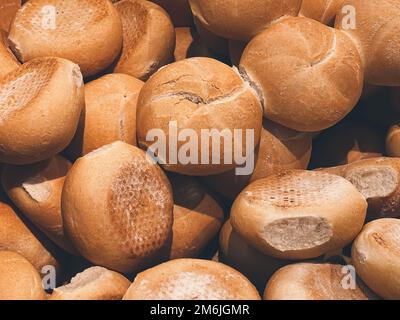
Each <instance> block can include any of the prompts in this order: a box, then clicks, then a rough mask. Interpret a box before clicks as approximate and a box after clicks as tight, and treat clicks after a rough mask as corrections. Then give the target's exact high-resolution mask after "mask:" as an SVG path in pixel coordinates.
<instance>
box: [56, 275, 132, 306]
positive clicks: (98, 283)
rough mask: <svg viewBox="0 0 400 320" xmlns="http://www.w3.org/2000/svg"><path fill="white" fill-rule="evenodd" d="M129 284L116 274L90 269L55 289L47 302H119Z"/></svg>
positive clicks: (125, 279)
mask: <svg viewBox="0 0 400 320" xmlns="http://www.w3.org/2000/svg"><path fill="white" fill-rule="evenodd" d="M130 284H131V282H130V281H129V280H128V279H127V278H125V277H124V276H122V275H120V274H119V273H117V272H114V271H110V270H107V269H106V268H103V267H91V268H89V269H86V270H84V271H83V272H81V273H78V274H77V275H76V276H75V277H73V278H72V279H71V282H70V283H68V284H66V285H64V286H61V287H58V288H55V289H54V291H53V293H52V294H51V296H50V298H49V300H121V299H122V297H123V296H124V294H125V292H126V290H128V288H129V286H130Z"/></svg>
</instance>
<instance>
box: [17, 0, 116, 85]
mask: <svg viewBox="0 0 400 320" xmlns="http://www.w3.org/2000/svg"><path fill="white" fill-rule="evenodd" d="M9 40H10V42H11V43H12V44H13V45H12V49H13V51H14V53H15V54H16V56H17V57H18V58H19V59H20V60H21V61H23V62H26V61H29V60H31V59H33V58H38V57H47V56H55V57H60V58H65V59H68V60H71V61H73V62H75V63H76V64H78V65H79V66H80V68H81V70H82V73H83V75H84V76H85V77H88V76H91V75H95V74H97V73H99V72H100V71H102V70H104V69H106V68H107V67H108V66H109V65H110V64H111V63H112V62H113V61H114V59H115V58H116V56H117V55H118V53H119V52H120V50H121V46H122V26H121V20H120V18H119V16H118V13H117V11H116V10H115V8H114V6H113V5H112V3H111V2H110V1H108V0H83V1H82V0H70V1H64V0H31V1H29V2H27V3H26V4H25V5H24V6H23V8H22V9H21V10H19V11H18V13H17V15H16V17H15V20H14V22H13V24H12V25H11V29H10V34H9Z"/></svg>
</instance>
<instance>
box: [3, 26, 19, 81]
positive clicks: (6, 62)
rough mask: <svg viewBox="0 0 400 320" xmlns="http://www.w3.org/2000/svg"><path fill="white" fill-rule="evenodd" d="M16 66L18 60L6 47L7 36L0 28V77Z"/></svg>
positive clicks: (17, 65)
mask: <svg viewBox="0 0 400 320" xmlns="http://www.w3.org/2000/svg"><path fill="white" fill-rule="evenodd" d="M18 67H19V62H18V60H17V59H16V58H15V57H14V55H13V53H12V52H11V50H10V49H9V47H8V43H7V37H6V35H5V33H4V32H3V31H2V30H0V78H1V77H4V76H5V75H6V74H7V73H9V72H11V71H13V70H14V69H17V68H18Z"/></svg>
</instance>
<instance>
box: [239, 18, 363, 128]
mask: <svg viewBox="0 0 400 320" xmlns="http://www.w3.org/2000/svg"><path fill="white" fill-rule="evenodd" d="M260 57H262V58H260ZM240 70H241V72H242V73H243V74H245V75H247V77H248V78H249V79H250V80H251V81H252V82H253V83H254V85H255V86H257V87H258V89H259V94H260V97H261V98H262V100H263V105H264V116H265V117H266V118H268V119H270V120H272V121H275V122H278V123H279V124H281V125H284V126H287V127H289V128H291V129H295V130H298V131H306V132H316V131H320V130H323V129H326V128H328V127H331V126H332V125H334V124H336V123H337V122H339V121H340V120H342V119H343V118H344V117H345V116H346V115H347V114H348V113H349V112H350V111H351V110H352V109H353V108H354V106H355V105H356V103H357V102H358V100H359V98H360V96H361V92H362V87H363V67H362V62H361V58H360V54H359V53H358V50H357V47H356V46H355V44H354V43H353V42H352V40H351V39H350V38H349V37H348V36H347V35H346V34H345V33H344V32H342V31H340V30H335V29H333V28H329V27H327V26H325V25H323V24H322V23H319V22H317V21H315V20H311V19H308V18H300V17H295V18H294V17H289V18H286V19H283V20H281V21H279V22H277V23H275V24H273V25H272V26H271V27H269V28H268V29H266V30H265V31H263V32H262V33H260V34H259V35H257V36H256V37H254V38H253V39H252V40H251V41H250V43H249V44H248V45H247V47H246V49H245V51H244V53H243V55H242V59H241V61H240Z"/></svg>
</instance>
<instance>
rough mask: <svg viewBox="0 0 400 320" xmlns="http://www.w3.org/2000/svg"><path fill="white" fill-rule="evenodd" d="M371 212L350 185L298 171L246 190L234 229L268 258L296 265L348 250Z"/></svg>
mask: <svg viewBox="0 0 400 320" xmlns="http://www.w3.org/2000/svg"><path fill="white" fill-rule="evenodd" d="M321 208H323V210H322V209H321ZM366 211H367V202H366V201H365V199H364V197H363V196H362V195H361V193H359V192H358V191H357V189H356V188H355V187H354V186H353V185H352V184H351V183H349V182H348V181H347V180H346V179H343V178H342V177H339V176H336V175H333V174H327V173H323V172H315V171H314V172H313V171H302V170H294V171H288V172H285V173H282V174H277V175H273V176H270V177H268V178H265V179H260V180H257V181H255V182H253V183H252V184H250V185H249V186H248V187H247V188H245V189H244V190H243V191H242V192H241V193H240V195H239V196H238V197H237V198H236V200H235V202H234V204H233V206H232V209H231V223H232V226H233V228H234V229H235V231H237V232H238V233H239V235H241V236H242V237H243V238H244V239H245V240H246V241H247V242H248V243H249V244H250V245H252V246H254V247H255V248H256V249H258V250H260V251H261V252H263V253H264V254H267V255H272V256H275V257H277V258H283V259H296V260H297V259H308V258H316V257H318V256H320V255H322V254H324V253H327V252H330V251H333V250H336V249H340V248H343V247H344V246H346V245H347V244H349V243H350V242H351V241H352V240H353V239H354V238H355V237H356V236H357V234H358V233H359V232H360V230H361V228H362V226H363V224H364V220H365V216H366Z"/></svg>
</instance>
